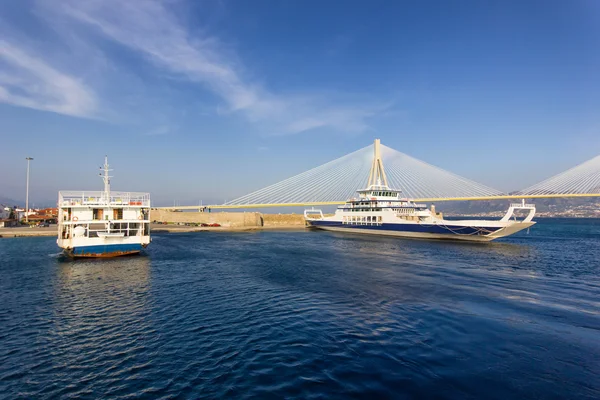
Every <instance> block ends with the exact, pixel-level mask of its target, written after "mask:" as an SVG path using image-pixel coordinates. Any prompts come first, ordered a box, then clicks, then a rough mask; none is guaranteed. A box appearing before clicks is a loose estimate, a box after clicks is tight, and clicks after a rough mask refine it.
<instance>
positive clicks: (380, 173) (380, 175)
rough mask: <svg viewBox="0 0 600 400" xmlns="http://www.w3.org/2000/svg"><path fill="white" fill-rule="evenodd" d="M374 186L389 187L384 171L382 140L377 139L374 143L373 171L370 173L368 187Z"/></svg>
mask: <svg viewBox="0 0 600 400" xmlns="http://www.w3.org/2000/svg"><path fill="white" fill-rule="evenodd" d="M373 185H377V186H382V185H383V186H388V182H387V176H386V175H385V170H384V169H383V161H381V140H380V139H375V142H374V143H373V164H372V165H371V171H370V172H369V183H368V184H367V187H371V186H373Z"/></svg>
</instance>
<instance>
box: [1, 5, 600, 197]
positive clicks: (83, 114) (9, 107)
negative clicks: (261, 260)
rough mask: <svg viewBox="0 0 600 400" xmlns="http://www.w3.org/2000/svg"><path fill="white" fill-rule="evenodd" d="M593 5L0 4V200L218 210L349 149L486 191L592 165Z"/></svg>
mask: <svg viewBox="0 0 600 400" xmlns="http://www.w3.org/2000/svg"><path fill="white" fill-rule="evenodd" d="M599 50H600V2H598V1H594V0H589V1H570V2H567V1H552V0H545V1H502V2H500V1H420V2H416V1H371V2H364V1H344V2H341V1H339V2H334V1H328V2H322V1H312V0H303V1H275V0H274V1H263V0H254V1H183V0H164V1H128V2H123V1H118V0H91V1H79V0H64V1H58V0H56V1H55V0H41V1H33V0H23V1H18V2H17V1H5V2H0V121H1V124H0V136H1V138H2V149H3V152H2V153H3V154H2V157H0V170H1V174H0V197H1V196H4V197H10V198H14V199H22V198H23V197H24V193H25V188H24V186H25V185H24V178H25V166H26V164H25V160H24V158H25V157H26V156H31V157H34V158H35V160H34V161H33V162H32V178H31V179H32V180H31V201H36V200H37V202H38V203H43V202H52V201H54V199H55V198H56V192H57V191H58V190H68V189H71V190H78V189H98V190H99V189H101V184H102V183H101V181H100V179H99V178H97V175H96V169H97V167H98V166H99V165H100V164H101V163H102V160H103V156H104V154H108V155H109V157H110V161H111V164H112V165H113V166H114V168H115V171H114V174H115V178H114V179H113V187H114V188H115V189H120V190H132V191H134V190H135V191H149V192H151V193H152V195H153V198H154V200H155V203H156V204H173V202H174V201H176V202H178V203H180V204H190V203H193V204H196V203H197V202H198V201H200V199H202V200H203V202H204V203H210V202H219V203H220V202H222V201H223V200H225V199H231V198H234V197H238V196H241V195H243V194H246V193H247V192H249V191H252V190H254V189H259V188H261V187H264V186H266V185H268V184H271V183H274V182H277V181H279V180H281V179H284V178H287V177H289V176H292V175H294V174H296V173H299V172H302V171H304V170H307V169H309V168H312V167H314V166H317V165H320V164H322V163H324V162H327V161H329V160H331V159H334V158H337V157H339V156H342V155H344V154H346V153H349V152H351V151H354V150H357V149H359V148H361V147H364V146H366V145H368V144H370V143H371V142H372V140H373V139H374V138H376V137H378V138H381V139H382V142H383V143H384V144H386V145H388V146H390V147H392V148H394V149H397V150H399V151H402V152H405V153H408V154H410V155H412V156H414V157H417V158H420V159H422V160H424V161H427V162H429V163H431V164H434V165H436V166H439V167H441V168H444V169H447V170H450V171H452V172H455V173H457V174H460V175H463V176H466V177H468V178H471V179H474V180H476V181H479V182H481V183H484V184H486V185H488V186H492V187H495V188H497V189H500V190H516V189H520V188H523V187H525V186H529V185H531V184H533V183H536V182H537V181H540V180H542V179H544V178H547V177H548V176H550V175H553V174H555V173H558V172H561V171H562V170H564V169H567V168H569V167H571V166H573V165H575V164H578V163H580V162H583V161H585V160H587V159H589V158H592V157H594V156H596V155H598V154H599V153H600V113H598V110H600V74H598V71H600V51H599Z"/></svg>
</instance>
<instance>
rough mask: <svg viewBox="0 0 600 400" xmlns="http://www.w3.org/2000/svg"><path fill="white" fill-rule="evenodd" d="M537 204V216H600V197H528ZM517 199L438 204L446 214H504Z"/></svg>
mask: <svg viewBox="0 0 600 400" xmlns="http://www.w3.org/2000/svg"><path fill="white" fill-rule="evenodd" d="M526 201H527V202H528V203H533V204H535V206H536V209H537V212H536V215H537V216H540V217H541V216H546V217H596V218H600V197H583V198H556V199H528V200H526ZM511 202H517V200H493V201H458V202H440V203H438V204H436V208H437V209H438V211H442V212H443V213H444V214H446V215H449V216H450V215H473V216H478V215H481V216H483V215H488V216H499V215H503V214H504V213H505V212H506V210H507V209H508V205H509V203H511Z"/></svg>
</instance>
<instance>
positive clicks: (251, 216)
mask: <svg viewBox="0 0 600 400" xmlns="http://www.w3.org/2000/svg"><path fill="white" fill-rule="evenodd" d="M150 220H151V221H152V222H154V221H156V222H160V223H163V224H164V223H166V224H185V223H191V224H214V223H216V224H219V225H221V226H223V227H228V228H244V227H302V226H304V225H305V222H304V216H303V215H302V214H263V213H259V212H210V213H209V212H176V211H167V210H157V209H153V210H151V211H150Z"/></svg>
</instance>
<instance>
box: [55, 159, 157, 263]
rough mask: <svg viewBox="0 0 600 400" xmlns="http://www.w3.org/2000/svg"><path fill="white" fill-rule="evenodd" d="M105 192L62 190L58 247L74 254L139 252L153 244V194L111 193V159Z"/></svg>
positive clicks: (106, 164)
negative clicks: (151, 209) (151, 205)
mask: <svg viewBox="0 0 600 400" xmlns="http://www.w3.org/2000/svg"><path fill="white" fill-rule="evenodd" d="M101 169H102V170H103V171H104V175H102V174H100V175H102V179H103V180H104V191H102V192H83V191H80V192H72V191H61V192H59V193H58V239H57V243H58V246H59V247H60V248H62V249H64V252H65V253H66V254H67V255H69V256H71V257H116V256H122V255H128V254H137V253H139V252H140V251H141V250H142V249H143V248H145V247H146V246H148V244H150V194H149V193H133V192H111V190H110V178H111V177H110V176H109V175H108V174H109V171H111V170H110V169H109V166H108V158H105V160H104V166H103V167H101Z"/></svg>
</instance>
